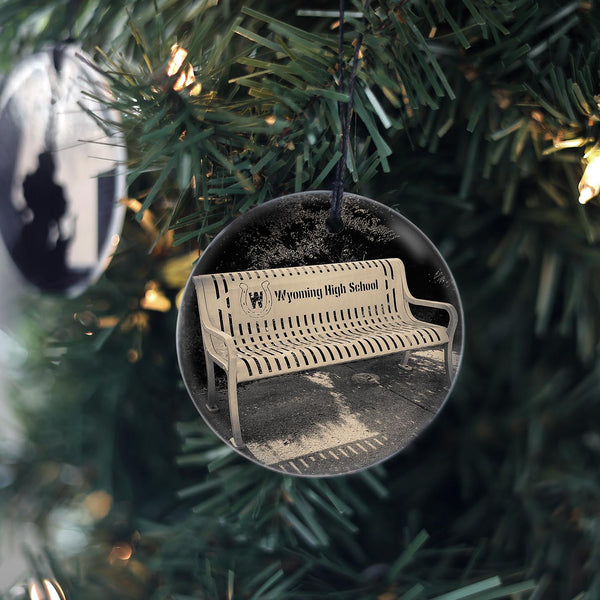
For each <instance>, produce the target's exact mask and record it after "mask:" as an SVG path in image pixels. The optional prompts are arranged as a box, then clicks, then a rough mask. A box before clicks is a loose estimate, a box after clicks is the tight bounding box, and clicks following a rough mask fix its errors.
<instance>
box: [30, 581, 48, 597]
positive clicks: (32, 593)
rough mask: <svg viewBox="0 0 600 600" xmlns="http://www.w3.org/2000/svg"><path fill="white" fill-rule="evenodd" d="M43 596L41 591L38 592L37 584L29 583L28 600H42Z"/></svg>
mask: <svg viewBox="0 0 600 600" xmlns="http://www.w3.org/2000/svg"><path fill="white" fill-rule="evenodd" d="M44 596H45V594H44V592H43V591H40V589H39V587H38V585H37V583H35V582H31V584H30V585H29V598H30V600H42V598H43V597H44Z"/></svg>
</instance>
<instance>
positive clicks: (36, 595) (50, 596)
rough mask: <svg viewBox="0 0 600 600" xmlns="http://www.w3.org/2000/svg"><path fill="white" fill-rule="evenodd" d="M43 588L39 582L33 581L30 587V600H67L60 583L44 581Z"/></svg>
mask: <svg viewBox="0 0 600 600" xmlns="http://www.w3.org/2000/svg"><path fill="white" fill-rule="evenodd" d="M43 588H44V589H42V586H39V585H38V584H37V582H35V581H32V582H31V584H30V585H29V598H30V600H65V593H64V592H63V590H62V588H61V587H60V585H59V583H58V581H56V580H52V581H50V579H44V581H43Z"/></svg>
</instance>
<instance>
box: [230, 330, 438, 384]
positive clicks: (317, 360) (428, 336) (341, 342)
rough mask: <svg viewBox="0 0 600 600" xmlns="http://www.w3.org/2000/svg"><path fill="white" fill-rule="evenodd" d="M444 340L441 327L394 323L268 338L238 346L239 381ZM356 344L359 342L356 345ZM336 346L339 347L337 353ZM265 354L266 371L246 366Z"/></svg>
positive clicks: (432, 344)
mask: <svg viewBox="0 0 600 600" xmlns="http://www.w3.org/2000/svg"><path fill="white" fill-rule="evenodd" d="M394 342H395V343H394ZM447 342H448V335H447V331H446V328H444V327H436V326H431V325H429V326H425V327H422V328H419V329H415V328H413V327H409V326H406V325H404V326H403V324H401V323H397V324H395V326H394V325H393V326H390V327H389V328H387V329H385V330H381V331H379V332H378V331H376V330H375V328H362V330H355V331H336V332H323V333H321V334H319V335H307V336H305V337H300V336H296V337H294V338H288V339H283V340H271V341H269V342H268V343H264V344H261V343H257V344H248V345H245V346H240V347H238V348H237V350H238V352H239V355H240V357H244V358H245V360H241V359H240V361H239V371H238V379H239V381H250V380H253V379H261V378H264V377H266V376H267V373H271V374H272V375H280V374H281V373H286V372H294V371H302V370H306V369H307V368H315V367H320V366H327V365H330V364H338V363H341V362H352V361H354V360H362V359H365V358H375V357H378V356H386V355H388V354H395V353H398V352H403V351H407V350H414V349H417V348H419V349H421V348H429V347H433V346H439V345H440V344H443V343H447ZM356 344H359V346H358V347H357V345H356ZM360 344H362V346H361V345H360ZM336 348H337V349H338V352H337V353H336V351H335V349H336ZM340 348H341V349H346V350H348V352H349V353H348V352H341V353H340V352H339V349H340ZM302 351H304V353H305V356H306V359H307V360H306V359H305V358H304V357H302V358H300V356H301V353H302ZM299 353H300V355H299ZM309 353H310V356H309ZM340 354H341V355H340ZM275 356H278V357H282V358H283V357H287V358H288V360H289V362H290V364H291V367H289V368H288V367H287V366H286V363H285V362H284V361H283V360H280V364H281V367H276V366H275V365H274V364H273V362H274V361H272V359H273V357H275ZM265 358H267V359H268V360H270V361H271V368H270V369H269V368H267V370H266V372H265V370H264V369H262V370H261V371H258V370H257V369H256V368H251V369H248V368H247V364H248V362H250V364H251V365H252V360H254V361H259V362H260V361H261V359H263V360H264V359H265Z"/></svg>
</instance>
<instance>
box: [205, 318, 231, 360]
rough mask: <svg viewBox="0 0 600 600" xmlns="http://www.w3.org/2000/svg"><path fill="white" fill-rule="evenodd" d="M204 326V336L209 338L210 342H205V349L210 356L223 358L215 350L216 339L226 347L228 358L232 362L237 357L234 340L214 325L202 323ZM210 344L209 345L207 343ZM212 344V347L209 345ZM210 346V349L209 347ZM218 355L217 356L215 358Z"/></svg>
mask: <svg viewBox="0 0 600 600" xmlns="http://www.w3.org/2000/svg"><path fill="white" fill-rule="evenodd" d="M201 325H202V335H204V336H206V337H208V338H209V339H208V340H206V339H205V340H204V347H205V348H206V349H207V350H208V352H209V354H211V355H213V357H215V358H221V357H220V356H219V352H218V351H217V349H216V348H215V345H214V340H215V338H216V339H217V340H218V341H220V342H222V343H223V344H224V345H225V349H226V350H227V358H228V360H229V361H231V360H232V359H233V358H235V356H236V351H235V344H234V343H233V338H232V337H231V336H230V335H229V334H228V333H225V332H224V331H221V330H219V329H217V328H215V327H213V326H212V325H209V324H207V323H204V322H203V323H201ZM207 342H208V343H207ZM209 344H210V345H209ZM207 346H208V347H207ZM215 355H216V356H215Z"/></svg>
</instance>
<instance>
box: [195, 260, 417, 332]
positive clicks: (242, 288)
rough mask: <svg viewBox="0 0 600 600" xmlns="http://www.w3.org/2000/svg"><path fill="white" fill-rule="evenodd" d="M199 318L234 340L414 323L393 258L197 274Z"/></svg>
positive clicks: (398, 265)
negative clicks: (397, 320)
mask: <svg viewBox="0 0 600 600" xmlns="http://www.w3.org/2000/svg"><path fill="white" fill-rule="evenodd" d="M193 280H194V284H195V286H196V291H197V297H198V309H199V312H200V318H201V320H203V322H205V323H209V324H210V325H211V326H212V327H215V328H216V329H219V330H221V331H224V332H226V333H228V334H229V335H231V336H232V337H233V338H234V339H240V341H242V340H241V338H244V341H243V343H247V339H248V338H252V337H254V336H261V335H267V334H272V335H274V334H275V332H277V333H280V334H281V335H284V333H285V334H287V335H288V336H289V335H294V334H295V333H296V332H298V331H303V332H304V331H308V332H311V331H335V330H341V329H343V328H344V327H347V326H348V325H349V324H353V325H356V324H360V325H365V326H368V325H369V324H372V323H375V322H381V321H382V320H385V319H389V318H391V316H392V315H395V316H396V317H400V318H406V319H407V320H413V318H412V315H410V313H409V312H407V304H406V302H405V291H406V290H407V286H406V275H405V271H404V265H403V264H402V261H401V260H400V259H397V258H392V259H381V260H369V261H356V262H348V263H332V264H326V265H309V266H304V267H290V268H281V269H269V270H257V271H239V272H234V273H217V274H209V275H197V276H195V277H194V278H193Z"/></svg>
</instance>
